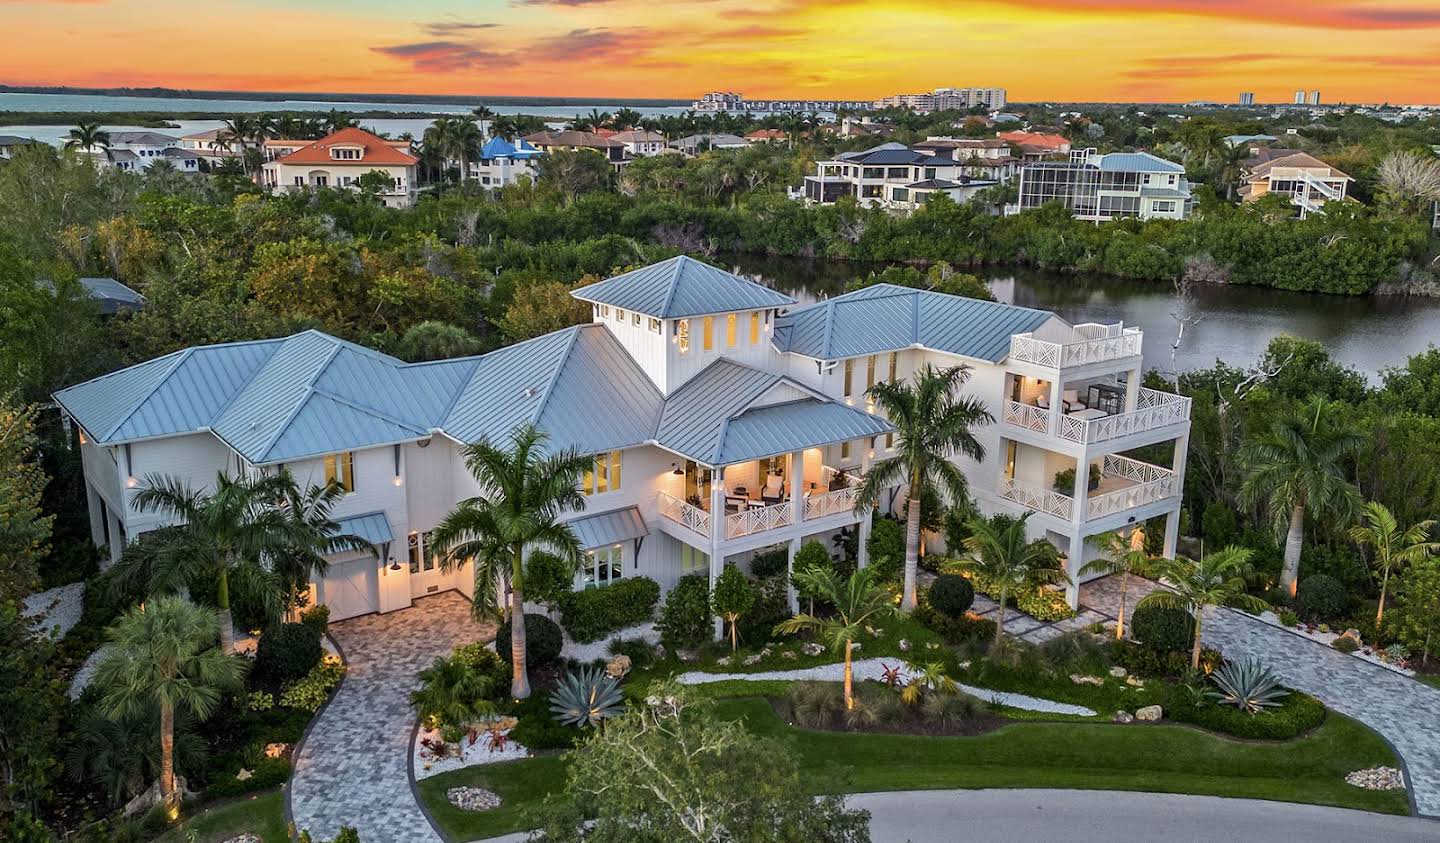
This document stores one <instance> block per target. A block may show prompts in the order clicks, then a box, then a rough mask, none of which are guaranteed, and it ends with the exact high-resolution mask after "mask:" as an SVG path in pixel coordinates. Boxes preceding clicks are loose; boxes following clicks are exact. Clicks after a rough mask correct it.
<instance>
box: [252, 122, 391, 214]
mask: <svg viewBox="0 0 1440 843" xmlns="http://www.w3.org/2000/svg"><path fill="white" fill-rule="evenodd" d="M287 143H296V142H294V141H290V142H287ZM276 146H280V144H276ZM409 146H410V145H409V143H408V142H404V141H390V140H386V139H385V138H382V137H380V136H379V135H376V134H374V133H371V132H367V131H365V130H364V129H354V128H351V129H341V130H340V131H338V132H335V133H333V134H330V135H327V136H325V137H323V138H321V139H320V140H317V141H307V142H304V145H303V146H299V148H297V149H295V150H294V151H292V152H289V153H286V154H278V155H276V156H275V158H274V160H271V161H267V162H265V165H264V168H263V169H262V171H261V184H263V185H264V186H265V187H266V188H268V189H270V190H275V191H282V192H283V191H290V190H303V189H306V188H316V187H353V186H355V184H356V183H357V182H358V181H359V180H360V177H361V176H363V175H365V174H366V173H369V172H371V171H378V172H381V173H384V174H385V175H387V176H389V177H390V181H391V183H392V185H393V186H392V188H391V189H389V190H386V191H384V192H382V193H381V194H380V198H381V200H382V201H384V203H385V205H386V207H389V208H406V207H409V206H410V205H413V204H415V171H416V165H418V164H419V163H420V159H419V158H417V157H416V156H414V155H413V154H411V153H410V151H409ZM269 148H270V144H269V143H268V142H267V149H269ZM276 151H279V150H276Z"/></svg>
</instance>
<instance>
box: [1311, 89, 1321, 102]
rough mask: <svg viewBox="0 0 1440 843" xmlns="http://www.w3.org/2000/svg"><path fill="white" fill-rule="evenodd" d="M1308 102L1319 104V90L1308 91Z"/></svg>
mask: <svg viewBox="0 0 1440 843" xmlns="http://www.w3.org/2000/svg"><path fill="white" fill-rule="evenodd" d="M1310 104H1311V105H1319V104H1320V92H1319V91H1311V92H1310Z"/></svg>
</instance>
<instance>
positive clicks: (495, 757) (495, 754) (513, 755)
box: [410, 729, 530, 779]
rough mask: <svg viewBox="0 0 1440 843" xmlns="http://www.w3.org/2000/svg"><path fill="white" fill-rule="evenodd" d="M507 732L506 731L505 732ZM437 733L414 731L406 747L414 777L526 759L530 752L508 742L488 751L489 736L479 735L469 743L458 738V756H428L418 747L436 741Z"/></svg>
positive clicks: (424, 777)
mask: <svg viewBox="0 0 1440 843" xmlns="http://www.w3.org/2000/svg"><path fill="white" fill-rule="evenodd" d="M505 733H506V734H509V733H510V730H509V729H506V730H505ZM438 737H440V732H438V731H434V732H431V731H428V730H426V729H418V730H416V732H415V742H414V743H413V744H411V746H410V752H411V754H412V755H413V756H414V764H415V778H416V779H428V778H430V777H431V776H438V775H440V774H441V773H448V772H450V771H451V770H459V769H460V768H462V767H475V766H477V765H480V764H496V763H498V762H501V761H517V760H519V759H521V758H529V757H530V750H528V749H526V748H525V747H523V746H521V745H520V744H518V743H516V742H515V741H509V742H508V743H506V744H505V747H504V748H503V749H500V750H491V749H490V744H489V737H488V736H487V735H486V734H485V733H484V732H481V733H480V735H479V736H478V737H476V738H475V743H473V744H472V743H470V739H469V738H468V737H464V738H461V739H460V745H461V747H463V749H462V750H461V753H460V756H459V757H455V756H450V755H447V756H446V757H444V758H432V757H430V751H429V750H427V749H426V748H425V747H423V746H421V745H420V741H422V740H424V739H425V738H438Z"/></svg>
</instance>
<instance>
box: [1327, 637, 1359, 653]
mask: <svg viewBox="0 0 1440 843" xmlns="http://www.w3.org/2000/svg"><path fill="white" fill-rule="evenodd" d="M1330 646H1331V647H1334V648H1335V649H1336V650H1339V651H1340V652H1342V653H1353V652H1355V651H1356V650H1358V649H1360V642H1359V641H1356V640H1355V639H1354V638H1351V637H1350V636H1348V635H1342V636H1340V637H1339V638H1336V639H1335V640H1334V641H1332V642H1330Z"/></svg>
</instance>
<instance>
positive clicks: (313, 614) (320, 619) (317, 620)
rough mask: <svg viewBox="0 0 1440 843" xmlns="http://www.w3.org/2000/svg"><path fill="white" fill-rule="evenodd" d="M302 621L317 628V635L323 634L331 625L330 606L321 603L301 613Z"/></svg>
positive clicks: (312, 627)
mask: <svg viewBox="0 0 1440 843" xmlns="http://www.w3.org/2000/svg"><path fill="white" fill-rule="evenodd" d="M300 623H302V624H304V625H305V626H307V627H309V628H311V629H313V630H315V635H316V637H320V636H323V635H324V634H325V630H327V629H329V627H330V607H329V606H326V605H325V604H324V603H321V604H319V605H317V606H311V607H310V608H308V609H305V610H304V611H302V612H301V613H300Z"/></svg>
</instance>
